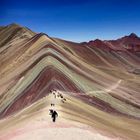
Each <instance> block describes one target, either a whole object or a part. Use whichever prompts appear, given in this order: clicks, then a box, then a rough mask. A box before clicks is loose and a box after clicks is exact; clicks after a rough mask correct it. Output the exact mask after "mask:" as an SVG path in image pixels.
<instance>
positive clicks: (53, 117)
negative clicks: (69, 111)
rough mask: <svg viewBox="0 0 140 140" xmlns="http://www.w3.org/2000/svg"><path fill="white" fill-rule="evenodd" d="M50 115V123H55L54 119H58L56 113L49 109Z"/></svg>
mask: <svg viewBox="0 0 140 140" xmlns="http://www.w3.org/2000/svg"><path fill="white" fill-rule="evenodd" d="M50 115H51V117H52V121H53V122H55V121H56V117H58V113H57V112H56V111H55V110H52V109H50Z"/></svg>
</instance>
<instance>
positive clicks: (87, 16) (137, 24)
mask: <svg viewBox="0 0 140 140" xmlns="http://www.w3.org/2000/svg"><path fill="white" fill-rule="evenodd" d="M11 23H17V24H20V25H22V26H26V27H28V28H30V29H31V30H33V31H35V32H38V33H39V32H44V33H46V34H48V35H49V36H52V37H57V38H62V39H66V40H71V41H76V42H82V41H89V40H94V39H96V38H99V39H103V40H107V39H116V38H119V37H121V36H124V35H128V34H130V33H132V32H133V33H136V34H137V35H138V36H140V0H1V1H0V26H1V25H8V24H11Z"/></svg>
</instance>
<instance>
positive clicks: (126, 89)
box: [0, 24, 140, 140]
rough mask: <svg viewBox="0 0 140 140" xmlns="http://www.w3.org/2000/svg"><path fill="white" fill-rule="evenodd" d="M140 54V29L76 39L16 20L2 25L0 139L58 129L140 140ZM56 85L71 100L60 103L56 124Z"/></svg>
mask: <svg viewBox="0 0 140 140" xmlns="http://www.w3.org/2000/svg"><path fill="white" fill-rule="evenodd" d="M139 54H140V38H139V37H137V36H136V35H135V34H131V35H129V36H125V37H123V38H120V39H118V40H113V41H112V40H111V41H101V40H95V41H90V42H88V43H87V42H83V43H74V42H69V41H65V40H61V39H57V38H51V37H49V36H47V35H46V34H44V33H40V34H36V33H34V32H32V31H31V30H29V29H27V28H24V27H21V26H19V25H16V24H11V25H9V26H5V27H1V28H0V118H1V120H0V140H16V139H18V140H24V139H30V140H31V139H34V138H33V137H32V133H33V134H34V136H35V137H36V139H37V140H43V139H44V138H45V139H50V138H52V139H56V137H54V135H55V134H56V133H54V131H55V132H59V133H57V134H58V138H59V139H63V137H66V136H65V134H66V135H67V137H66V139H68V140H69V139H72V138H73V137H74V139H76V138H77V139H80V140H81V139H85V138H88V139H90V140H94V139H95V140H98V139H105V140H109V139H117V140H118V139H124V140H126V139H128V140H139V137H140V133H139V131H140V121H139V119H140V93H139V92H140V55H139ZM52 89H56V90H57V91H59V92H61V93H62V94H63V96H64V97H65V98H66V99H67V100H66V102H65V103H63V102H61V100H59V99H58V100H57V101H55V107H54V109H55V110H57V112H58V113H59V117H58V119H57V121H56V123H55V124H53V123H52V122H51V118H50V116H49V109H50V108H51V106H50V104H51V102H53V101H54V100H52V95H51V94H50V90H52ZM47 133H48V135H47ZM77 133H78V134H79V135H77ZM72 135H73V136H72ZM51 136H52V137H51Z"/></svg>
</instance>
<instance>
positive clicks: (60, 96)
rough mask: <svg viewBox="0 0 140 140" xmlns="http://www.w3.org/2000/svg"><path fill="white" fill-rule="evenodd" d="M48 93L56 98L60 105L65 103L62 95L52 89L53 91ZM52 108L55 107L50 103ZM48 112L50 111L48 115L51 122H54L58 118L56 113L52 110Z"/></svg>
mask: <svg viewBox="0 0 140 140" xmlns="http://www.w3.org/2000/svg"><path fill="white" fill-rule="evenodd" d="M50 93H51V94H52V95H53V97H54V98H55V99H56V98H59V99H61V102H62V103H65V102H66V98H64V97H63V95H62V93H60V92H59V91H57V90H55V89H54V90H50ZM53 106H55V103H51V107H53ZM49 111H50V113H49V115H51V118H52V121H53V122H55V121H56V117H58V113H57V112H56V111H55V110H54V109H50V110H49Z"/></svg>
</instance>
